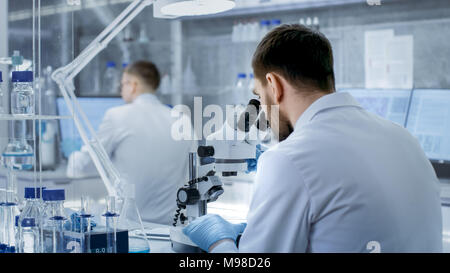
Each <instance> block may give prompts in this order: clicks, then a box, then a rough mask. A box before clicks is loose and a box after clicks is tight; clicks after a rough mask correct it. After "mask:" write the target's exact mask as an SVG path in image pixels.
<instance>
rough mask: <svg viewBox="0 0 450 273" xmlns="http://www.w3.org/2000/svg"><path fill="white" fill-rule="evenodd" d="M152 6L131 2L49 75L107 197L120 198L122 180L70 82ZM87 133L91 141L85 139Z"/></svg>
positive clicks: (146, 0)
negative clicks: (76, 53)
mask: <svg viewBox="0 0 450 273" xmlns="http://www.w3.org/2000/svg"><path fill="white" fill-rule="evenodd" d="M151 4H153V0H134V1H133V2H132V3H131V4H130V5H129V6H128V7H127V8H126V9H125V10H124V11H122V13H120V15H119V16H118V17H117V18H116V19H114V21H113V22H111V24H109V25H108V26H107V27H106V28H105V30H103V31H102V32H101V33H100V34H99V35H98V36H97V37H96V38H95V39H94V40H93V41H92V42H91V43H90V44H89V45H88V46H87V47H86V48H85V49H84V50H83V51H82V52H81V53H80V55H78V57H76V58H75V59H74V60H73V61H72V62H70V63H69V64H67V65H66V66H63V67H60V68H58V69H56V70H55V72H53V74H52V79H53V80H54V81H55V82H56V83H57V84H58V87H59V89H60V91H61V94H62V95H63V97H64V100H65V102H66V104H67V107H68V108H69V111H70V112H71V114H72V116H73V118H74V122H75V126H76V127H77V129H78V132H79V133H80V136H81V139H82V140H83V143H84V144H85V145H86V147H87V150H88V152H89V155H90V156H91V158H92V161H93V162H94V164H95V167H96V168H97V170H98V172H99V174H100V176H101V178H102V180H103V183H104V184H105V186H106V189H107V191H108V195H110V196H119V197H121V196H120V195H121V193H120V190H119V191H118V187H119V186H120V183H121V177H120V174H119V172H118V171H117V169H116V168H115V167H114V165H113V164H112V162H111V159H110V158H109V156H108V154H107V153H106V151H105V148H104V147H103V146H102V144H101V143H100V142H99V140H98V137H97V135H96V133H95V130H94V129H93V128H92V125H91V124H90V122H89V120H88V118H87V116H86V114H85V113H84V112H83V110H82V108H81V106H80V105H79V103H78V101H77V98H76V96H75V92H74V91H75V85H74V84H73V79H74V78H75V77H76V76H77V75H78V73H80V71H81V70H83V68H84V67H85V66H86V65H87V64H89V62H90V61H91V60H92V59H93V58H94V57H95V56H97V54H98V53H100V52H101V51H102V50H103V49H104V48H106V46H107V45H108V44H109V42H111V40H112V39H114V37H116V36H117V34H118V33H119V32H120V31H122V29H123V28H125V27H126V26H127V25H128V24H129V23H130V22H131V20H133V19H134V18H135V17H136V16H137V15H138V14H139V13H140V12H141V11H142V10H143V9H144V8H145V7H147V6H149V5H151ZM88 133H89V134H90V135H91V139H89V138H88Z"/></svg>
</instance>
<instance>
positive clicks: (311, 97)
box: [286, 91, 328, 128]
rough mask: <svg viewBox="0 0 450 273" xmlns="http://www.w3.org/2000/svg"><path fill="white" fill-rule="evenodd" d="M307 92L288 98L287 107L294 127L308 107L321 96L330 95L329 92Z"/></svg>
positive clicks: (288, 115)
mask: <svg viewBox="0 0 450 273" xmlns="http://www.w3.org/2000/svg"><path fill="white" fill-rule="evenodd" d="M306 92H308V93H306ZM306 92H305V93H299V94H296V95H294V96H293V97H292V98H291V99H289V100H288V108H286V109H287V117H288V119H289V123H290V124H291V126H292V128H294V127H295V124H296V123H297V120H298V119H299V118H300V116H301V115H302V114H303V113H304V112H305V111H306V109H308V107H309V106H311V104H313V103H314V102H315V101H316V100H318V99H320V98H321V97H323V96H325V95H328V93H324V92H310V93H309V91H306ZM305 94H306V95H305Z"/></svg>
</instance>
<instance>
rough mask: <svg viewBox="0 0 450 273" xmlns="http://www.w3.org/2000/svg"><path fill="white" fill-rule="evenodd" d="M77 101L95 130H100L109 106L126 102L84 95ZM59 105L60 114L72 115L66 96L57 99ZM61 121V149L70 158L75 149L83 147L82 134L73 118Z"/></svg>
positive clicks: (119, 99) (118, 99)
mask: <svg viewBox="0 0 450 273" xmlns="http://www.w3.org/2000/svg"><path fill="white" fill-rule="evenodd" d="M77 101H78V103H79V104H80V106H81V108H82V109H83V112H84V113H85V114H86V116H87V118H88V119H89V122H90V124H91V125H92V128H93V129H94V130H95V131H97V130H98V128H99V126H100V123H101V122H102V120H103V116H104V115H105V113H106V111H107V110H108V109H109V108H111V107H115V106H119V105H123V104H124V101H123V100H122V99H121V98H105V97H103V98H101V97H82V98H77ZM57 106H58V114H59V115H61V116H71V114H70V111H69V108H67V105H66V102H65V101H64V98H62V97H59V98H58V99H57ZM59 122H60V131H61V149H62V152H63V155H64V157H66V158H68V157H69V155H70V154H71V153H72V152H73V151H78V150H80V149H81V146H82V145H83V141H82V140H81V136H80V134H79V133H78V130H77V128H76V126H75V123H74V121H73V120H72V119H61V120H60V121H59ZM88 137H89V138H90V137H91V136H90V135H88Z"/></svg>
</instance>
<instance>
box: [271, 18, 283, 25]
mask: <svg viewBox="0 0 450 273" xmlns="http://www.w3.org/2000/svg"><path fill="white" fill-rule="evenodd" d="M272 25H275V26H277V25H281V20H280V19H273V20H272Z"/></svg>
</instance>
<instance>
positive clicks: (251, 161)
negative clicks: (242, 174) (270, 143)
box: [246, 144, 264, 173]
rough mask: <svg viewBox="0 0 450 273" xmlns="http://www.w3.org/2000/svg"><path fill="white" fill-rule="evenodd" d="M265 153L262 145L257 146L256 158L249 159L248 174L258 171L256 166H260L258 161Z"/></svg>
mask: <svg viewBox="0 0 450 273" xmlns="http://www.w3.org/2000/svg"><path fill="white" fill-rule="evenodd" d="M263 152H264V151H263V150H262V148H261V145H259V144H258V145H256V156H255V158H254V159H253V158H252V159H247V171H246V173H251V172H253V171H256V166H257V165H258V159H259V157H260V156H261V154H262V153H263Z"/></svg>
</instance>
